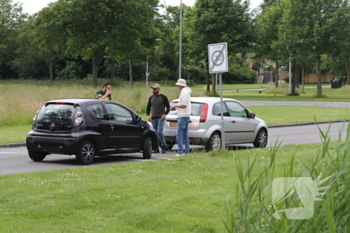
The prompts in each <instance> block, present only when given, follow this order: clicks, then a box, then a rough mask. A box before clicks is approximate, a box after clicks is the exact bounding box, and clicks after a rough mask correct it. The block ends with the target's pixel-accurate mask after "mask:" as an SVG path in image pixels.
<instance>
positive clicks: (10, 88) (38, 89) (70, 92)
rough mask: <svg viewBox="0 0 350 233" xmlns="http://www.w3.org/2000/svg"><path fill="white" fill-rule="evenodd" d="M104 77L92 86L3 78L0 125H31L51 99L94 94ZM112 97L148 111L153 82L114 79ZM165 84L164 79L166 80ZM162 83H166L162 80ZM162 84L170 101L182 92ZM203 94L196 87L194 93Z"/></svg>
mask: <svg viewBox="0 0 350 233" xmlns="http://www.w3.org/2000/svg"><path fill="white" fill-rule="evenodd" d="M104 81H105V80H99V85H98V86H96V87H94V86H91V84H90V81H89V80H71V81H57V82H54V83H53V84H52V85H50V84H49V81H34V80H11V81H4V80H1V82H0V93H1V96H0V126H13V125H29V124H31V121H32V119H33V116H34V115H35V113H36V111H37V110H38V109H40V107H41V106H42V105H43V104H44V103H45V102H47V101H49V100H54V99H61V98H63V99H65V98H95V93H96V92H97V91H98V90H100V89H101V85H102V83H103V82H104ZM111 83H112V99H113V100H115V101H118V102H120V103H122V104H124V105H126V106H128V107H129V108H131V109H133V110H134V111H136V112H137V113H139V114H142V113H145V112H146V105H147V101H148V97H149V96H150V95H152V90H151V88H150V86H151V85H152V84H151V83H150V84H149V86H146V85H145V83H143V82H135V83H134V85H133V86H130V84H129V83H128V82H121V81H112V82H111ZM164 84H165V83H164ZM160 85H161V86H163V83H160ZM166 85H167V86H164V87H162V88H161V93H163V94H165V95H166V96H167V97H168V99H169V101H171V100H172V99H175V98H178V96H179V94H180V92H179V90H178V88H177V87H176V86H175V83H172V85H170V84H166ZM196 95H197V96H198V95H202V92H200V91H194V92H193V93H192V96H196Z"/></svg>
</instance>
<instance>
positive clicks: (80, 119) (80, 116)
mask: <svg viewBox="0 0 350 233" xmlns="http://www.w3.org/2000/svg"><path fill="white" fill-rule="evenodd" d="M83 122H84V118H83V113H82V112H81V111H78V112H77V113H76V114H75V121H74V125H75V126H79V125H81V124H83Z"/></svg>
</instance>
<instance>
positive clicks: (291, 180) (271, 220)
mask: <svg viewBox="0 0 350 233" xmlns="http://www.w3.org/2000/svg"><path fill="white" fill-rule="evenodd" d="M320 135H321V137H322V139H323V143H322V147H321V148H318V153H316V154H315V156H314V157H313V158H312V159H311V160H310V161H307V162H302V161H295V158H296V156H292V157H291V159H290V161H289V162H288V163H287V165H286V167H285V168H284V169H283V173H281V174H279V173H276V172H275V171H276V163H275V162H276V160H277V159H278V158H279V154H278V149H279V144H278V143H276V144H275V145H274V147H272V148H271V149H270V150H269V155H268V156H269V163H268V164H266V166H265V170H264V171H263V172H261V173H260V175H259V176H258V177H257V178H252V177H256V176H252V172H253V171H254V168H255V167H254V166H255V164H256V162H257V161H258V159H257V157H254V158H247V159H246V161H245V159H244V160H239V159H236V169H237V175H238V177H239V183H238V185H237V187H236V192H235V193H232V194H230V195H229V197H228V199H227V201H226V203H225V216H224V217H223V223H224V229H225V230H224V231H225V232H254V233H256V232H264V233H267V232H271V233H272V232H293V233H294V232H295V233H297V232H298V233H300V232H302V233H304V232H305V233H307V232H331V233H335V232H350V213H349V210H350V126H348V127H347V135H346V139H345V141H344V140H341V137H340V135H339V139H338V140H337V141H336V142H335V146H334V148H331V147H330V137H329V136H328V132H327V131H326V132H322V131H321V130H320ZM278 170H280V169H278ZM281 181H282V182H281ZM276 190H277V191H276ZM277 194H280V198H279V200H278V201H276V200H277V199H276V198H275V197H276V195H277ZM274 198H275V199H274Z"/></svg>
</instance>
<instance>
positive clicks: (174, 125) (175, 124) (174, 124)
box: [170, 121, 178, 127]
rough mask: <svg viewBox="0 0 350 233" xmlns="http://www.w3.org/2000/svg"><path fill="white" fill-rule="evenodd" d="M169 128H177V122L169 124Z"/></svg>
mask: <svg viewBox="0 0 350 233" xmlns="http://www.w3.org/2000/svg"><path fill="white" fill-rule="evenodd" d="M170 126H172V127H177V126H178V124H177V121H172V122H170Z"/></svg>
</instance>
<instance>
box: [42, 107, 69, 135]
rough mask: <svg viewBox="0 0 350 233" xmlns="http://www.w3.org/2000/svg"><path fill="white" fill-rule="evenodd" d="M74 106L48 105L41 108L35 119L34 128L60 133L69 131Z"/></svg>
mask: <svg viewBox="0 0 350 233" xmlns="http://www.w3.org/2000/svg"><path fill="white" fill-rule="evenodd" d="M73 112H74V106H73V105H68V104H49V105H47V106H45V107H43V108H42V109H41V110H40V112H39V114H38V116H37V119H36V123H35V128H37V129H42V130H51V131H56V130H58V131H60V130H71V129H72V125H73Z"/></svg>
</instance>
